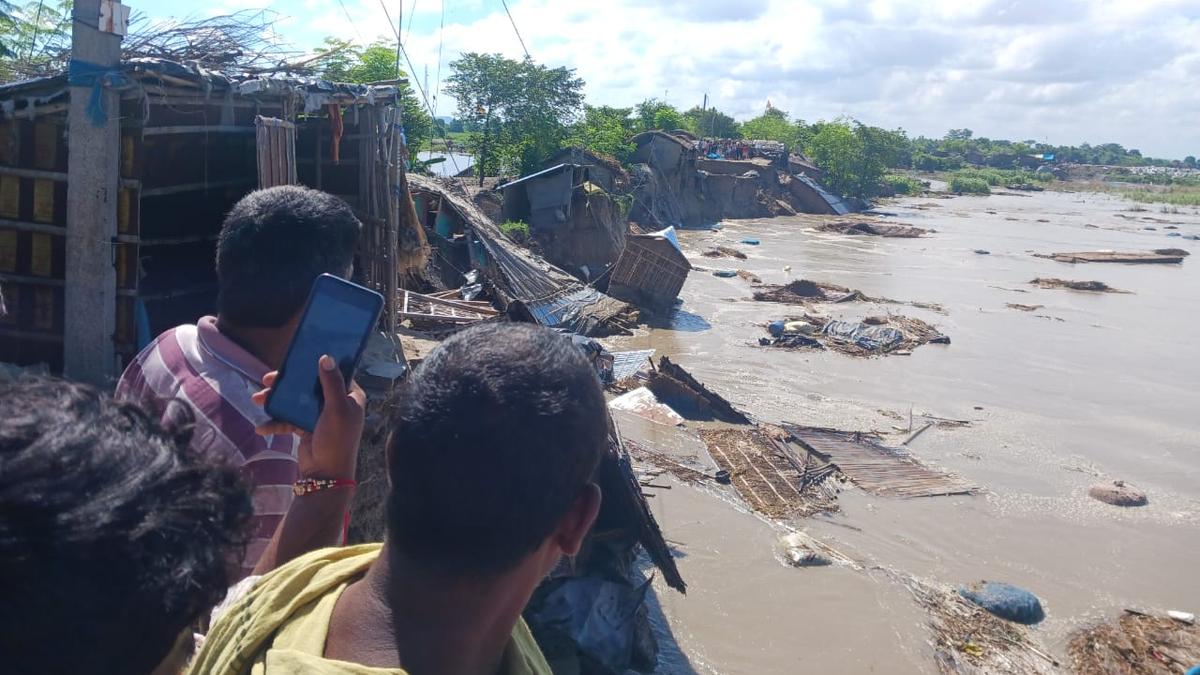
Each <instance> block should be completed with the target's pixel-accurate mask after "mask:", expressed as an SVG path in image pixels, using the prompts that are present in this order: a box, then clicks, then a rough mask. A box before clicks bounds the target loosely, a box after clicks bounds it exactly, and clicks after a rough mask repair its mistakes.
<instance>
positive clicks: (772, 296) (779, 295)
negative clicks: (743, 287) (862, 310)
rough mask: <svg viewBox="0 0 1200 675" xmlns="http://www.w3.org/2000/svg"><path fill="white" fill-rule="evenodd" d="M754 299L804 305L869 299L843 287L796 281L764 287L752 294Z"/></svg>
mask: <svg viewBox="0 0 1200 675" xmlns="http://www.w3.org/2000/svg"><path fill="white" fill-rule="evenodd" d="M754 299H755V300H758V301H759V302H782V303H786V304H790V305H804V304H808V303H812V302H849V301H850V300H868V299H869V298H867V296H865V295H863V294H862V293H861V292H860V291H852V290H850V289H849V288H846V287H845V286H837V285H835V284H824V283H818V282H815V281H809V280H808V279H797V280H795V281H790V282H788V283H786V284H784V285H782V286H777V285H770V286H764V287H763V289H762V290H760V291H755V292H754Z"/></svg>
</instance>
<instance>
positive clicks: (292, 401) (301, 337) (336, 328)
mask: <svg viewBox="0 0 1200 675" xmlns="http://www.w3.org/2000/svg"><path fill="white" fill-rule="evenodd" d="M382 304H383V297H382V296H381V295H379V294H378V293H376V292H375V291H372V290H370V289H367V288H363V287H362V286H359V285H357V284H353V283H350V282H349V281H345V280H343V279H339V278H337V277H334V276H331V275H327V274H323V275H321V276H320V277H318V278H317V281H316V282H315V283H314V284H313V290H312V293H311V294H310V295H309V298H308V306H307V307H306V308H305V310H304V316H303V318H302V319H301V321H300V325H299V327H297V329H296V335H295V337H293V338H292V344H291V347H289V348H288V353H287V358H286V359H285V360H284V363H283V368H282V369H280V373H279V379H278V381H276V383H275V386H274V387H273V388H272V390H271V395H270V398H269V399H268V400H267V404H266V412H267V414H268V415H270V416H271V417H273V418H275V419H277V420H281V421H284V422H290V423H292V424H294V425H296V426H298V427H300V428H301V429H305V430H306V431H312V430H313V427H315V426H316V424H317V418H318V417H319V416H320V414H321V406H322V405H323V403H324V397H323V396H322V394H321V381H320V380H319V379H318V377H317V361H318V359H320V358H321V356H322V355H324V354H329V355H330V356H332V357H333V358H334V360H335V361H337V364H338V368H339V369H340V370H341V371H342V377H344V378H345V379H346V381H347V382H349V381H350V378H352V377H353V376H354V370H355V368H357V366H358V359H359V356H360V355H361V354H362V349H363V347H364V346H365V345H366V341H367V338H368V336H369V335H370V333H371V330H372V329H373V328H374V327H375V322H376V321H377V320H378V318H379V310H380V308H381V307H382Z"/></svg>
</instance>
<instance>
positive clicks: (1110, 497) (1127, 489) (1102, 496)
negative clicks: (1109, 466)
mask: <svg viewBox="0 0 1200 675" xmlns="http://www.w3.org/2000/svg"><path fill="white" fill-rule="evenodd" d="M1088 496H1089V497H1091V498H1092V499H1095V500H1098V501H1102V502H1104V503H1105V504H1112V505H1113V506H1145V505H1146V504H1147V503H1148V502H1149V499H1147V497H1146V493H1145V492H1142V491H1141V490H1139V489H1137V488H1135V487H1133V486H1132V485H1129V484H1128V483H1126V482H1125V481H1123V480H1115V481H1112V482H1111V483H1097V484H1095V485H1093V486H1091V487H1090V488H1088Z"/></svg>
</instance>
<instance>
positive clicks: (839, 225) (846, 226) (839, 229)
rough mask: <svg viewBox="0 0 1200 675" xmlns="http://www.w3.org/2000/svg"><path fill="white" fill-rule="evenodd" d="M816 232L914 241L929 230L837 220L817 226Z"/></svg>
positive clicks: (909, 226)
mask: <svg viewBox="0 0 1200 675" xmlns="http://www.w3.org/2000/svg"><path fill="white" fill-rule="evenodd" d="M817 231H819V232H836V233H838V234H849V235H870V236H876V237H897V238H902V239H916V238H917V237H920V236H921V235H923V234H925V233H926V232H929V230H925V229H922V228H919V227H912V226H911V225H893V224H890V223H875V222H867V221H854V220H838V221H833V222H826V223H821V224H820V225H817Z"/></svg>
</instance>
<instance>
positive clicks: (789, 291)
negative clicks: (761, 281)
mask: <svg viewBox="0 0 1200 675" xmlns="http://www.w3.org/2000/svg"><path fill="white" fill-rule="evenodd" d="M754 299H755V300H757V301H759V302H779V303H783V304H785V305H812V304H816V303H834V304H840V303H843V302H877V303H880V304H890V305H909V306H911V307H918V308H920V309H928V310H930V311H932V312H939V313H945V311H946V309H945V308H944V307H942V306H941V305H939V304H937V303H935V302H905V301H903V300H893V299H891V298H875V297H871V296H869V295H867V294H866V293H863V292H862V291H859V290H855V289H853V288H847V287H845V286H839V285H837V284H829V283H824V282H820V281H809V280H808V279H797V280H795V281H790V282H788V283H786V284H783V285H776V284H769V285H766V286H763V287H762V289H761V290H757V291H755V292H754Z"/></svg>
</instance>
